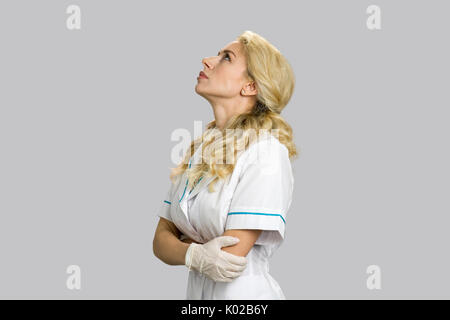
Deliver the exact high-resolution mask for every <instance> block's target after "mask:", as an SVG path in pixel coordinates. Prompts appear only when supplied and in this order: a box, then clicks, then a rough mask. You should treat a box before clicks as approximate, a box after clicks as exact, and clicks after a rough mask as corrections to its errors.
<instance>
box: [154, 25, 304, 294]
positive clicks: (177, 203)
mask: <svg viewBox="0 0 450 320" xmlns="http://www.w3.org/2000/svg"><path fill="white" fill-rule="evenodd" d="M202 64H203V71H201V72H200V75H199V77H198V79H197V84H196V87H195V91H196V93H197V94H199V95H200V96H202V97H204V98H205V99H206V100H208V102H209V103H210V104H211V106H212V109H213V112H214V117H215V120H213V121H212V122H210V123H209V124H208V125H207V127H206V130H205V131H204V133H203V134H202V136H201V137H199V138H198V139H196V140H194V141H192V142H191V144H190V148H189V149H188V152H187V153H186V156H185V158H184V160H183V161H182V162H181V163H180V164H179V165H178V166H177V167H175V168H172V172H171V175H170V179H171V180H172V183H171V185H170V188H169V190H168V193H167V197H166V199H164V200H163V203H162V205H161V207H160V208H159V210H158V216H159V217H160V220H159V223H158V226H157V228H156V231H155V236H154V240H153V251H154V254H155V256H156V257H158V258H159V259H160V260H162V261H163V262H165V263H167V264H169V265H185V266H186V267H188V269H189V276H188V284H187V296H186V298H187V299H286V298H285V295H284V294H283V291H282V289H281V288H280V286H279V285H278V283H277V282H276V280H275V279H274V278H273V277H272V276H271V275H270V274H269V258H270V257H271V255H272V254H273V253H274V251H275V250H276V249H277V248H278V247H279V246H280V244H281V243H282V241H283V239H284V233H285V224H286V223H287V219H286V216H287V211H288V209H289V207H290V205H291V201H292V193H293V188H294V178H293V174H292V167H291V159H290V158H293V157H296V156H297V150H296V147H295V145H294V143H293V136H292V128H291V127H290V125H289V124H288V123H287V122H286V121H285V120H284V119H283V117H282V116H281V111H282V110H283V108H284V107H285V106H286V105H287V103H288V102H289V100H290V98H291V96H292V93H293V90H294V85H295V78H294V74H293V71H292V68H291V66H290V64H289V63H288V61H287V60H286V59H285V58H284V57H283V55H282V54H281V53H280V52H279V50H277V49H276V48H275V47H274V46H273V45H272V44H270V43H269V42H268V41H267V40H266V39H264V38H263V37H261V36H260V35H258V34H256V33H254V32H252V31H245V32H243V33H242V34H241V35H240V36H238V37H237V39H236V40H235V41H232V42H230V43H229V44H228V45H227V46H226V47H225V48H223V50H220V51H219V52H218V55H217V56H212V57H208V58H204V59H203V60H202Z"/></svg>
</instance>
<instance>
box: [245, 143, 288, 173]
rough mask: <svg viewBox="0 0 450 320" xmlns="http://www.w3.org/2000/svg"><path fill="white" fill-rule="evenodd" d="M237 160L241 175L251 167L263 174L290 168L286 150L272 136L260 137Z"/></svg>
mask: <svg viewBox="0 0 450 320" xmlns="http://www.w3.org/2000/svg"><path fill="white" fill-rule="evenodd" d="M239 160H240V162H241V163H240V173H241V175H242V174H243V173H245V172H246V171H247V170H248V169H249V168H251V167H253V168H255V167H258V168H260V169H264V170H263V171H265V172H274V171H278V170H279V169H280V168H285V169H290V168H291V163H290V159H289V151H288V149H287V148H286V146H285V145H284V144H282V143H281V142H280V141H279V140H278V139H277V138H276V137H274V136H273V135H269V136H265V137H262V138H261V139H258V140H256V141H255V142H253V143H252V144H251V145H250V146H249V147H248V148H247V150H245V151H244V152H243V153H242V155H241V159H239Z"/></svg>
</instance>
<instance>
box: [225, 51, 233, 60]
mask: <svg viewBox="0 0 450 320" xmlns="http://www.w3.org/2000/svg"><path fill="white" fill-rule="evenodd" d="M227 57H228V59H230V60H228V61H231V57H230V55H229V54H228V52H227V53H225V56H224V58H223V59H225V58H227Z"/></svg>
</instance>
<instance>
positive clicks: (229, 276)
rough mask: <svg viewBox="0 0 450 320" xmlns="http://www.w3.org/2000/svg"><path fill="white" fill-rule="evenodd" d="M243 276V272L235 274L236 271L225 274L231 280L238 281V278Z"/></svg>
mask: <svg viewBox="0 0 450 320" xmlns="http://www.w3.org/2000/svg"><path fill="white" fill-rule="evenodd" d="M241 274H242V272H234V271H227V272H226V273H225V275H226V276H227V278H230V279H233V280H234V279H236V278H237V277H239V276H240V275H241Z"/></svg>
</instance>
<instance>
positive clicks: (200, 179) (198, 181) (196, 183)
mask: <svg viewBox="0 0 450 320" xmlns="http://www.w3.org/2000/svg"><path fill="white" fill-rule="evenodd" d="M202 179H203V177H201V178H200V179H198V181H197V183H199V182H200V180H202ZM197 183H196V184H194V186H193V187H192V189H191V191H189V194H191V192H192V190H194V188H195V186H196V185H197Z"/></svg>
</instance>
